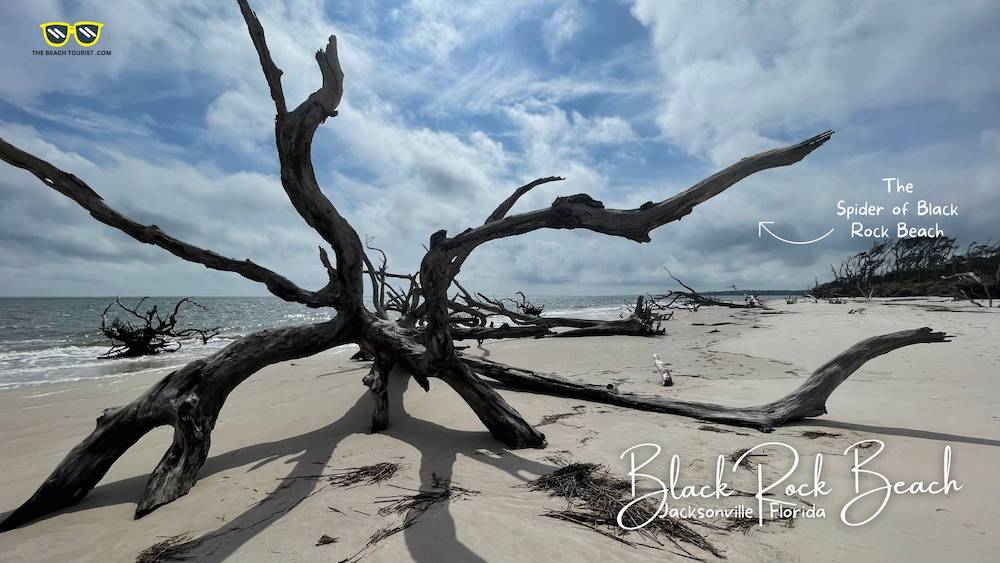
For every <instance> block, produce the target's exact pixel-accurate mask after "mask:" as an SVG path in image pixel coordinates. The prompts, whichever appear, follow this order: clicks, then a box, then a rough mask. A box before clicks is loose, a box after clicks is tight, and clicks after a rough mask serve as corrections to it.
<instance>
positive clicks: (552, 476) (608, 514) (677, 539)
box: [527, 463, 725, 560]
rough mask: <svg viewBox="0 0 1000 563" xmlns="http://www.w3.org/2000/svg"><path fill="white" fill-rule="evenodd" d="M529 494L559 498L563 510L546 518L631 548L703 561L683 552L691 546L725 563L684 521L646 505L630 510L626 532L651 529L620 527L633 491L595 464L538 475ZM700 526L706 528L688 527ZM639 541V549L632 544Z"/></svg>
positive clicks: (574, 465)
mask: <svg viewBox="0 0 1000 563" xmlns="http://www.w3.org/2000/svg"><path fill="white" fill-rule="evenodd" d="M527 486H528V488H530V489H531V490H533V491H544V492H547V493H549V495H550V496H553V497H559V498H563V499H565V500H566V502H567V507H566V508H565V509H563V510H550V511H549V512H547V513H545V514H544V516H547V517H549V518H555V519H557V520H563V521H566V522H572V523H574V524H577V525H580V526H584V527H586V528H589V529H591V530H593V531H595V532H597V533H599V534H601V535H604V536H607V537H609V538H611V539H614V540H615V541H618V542H621V543H623V544H625V545H628V546H630V547H636V546H640V545H642V546H645V547H651V548H654V549H661V548H662V547H663V546H665V545H666V543H665V542H669V543H671V544H673V545H674V546H675V547H676V548H678V549H680V550H681V551H682V552H683V555H684V556H685V557H688V558H692V559H696V560H701V558H700V557H697V556H696V555H695V554H693V553H692V552H690V551H688V549H687V548H686V547H685V545H687V546H694V547H696V548H698V549H700V550H702V551H704V552H707V553H711V554H712V555H714V556H716V557H718V558H721V559H725V555H724V554H723V553H722V552H721V551H719V550H718V548H716V547H715V546H714V545H713V544H712V543H711V542H710V541H708V539H707V538H705V537H704V536H702V535H701V534H699V533H698V532H696V531H694V530H693V529H691V527H690V526H688V525H687V524H686V523H685V522H684V521H682V520H680V519H677V518H673V517H670V516H667V515H662V514H659V512H660V504H659V503H658V502H655V501H653V500H652V499H645V500H642V501H639V502H636V503H635V504H633V505H631V506H630V507H629V509H628V511H627V512H626V514H625V516H624V518H623V521H624V524H625V525H626V526H629V527H631V526H636V525H638V524H640V523H642V522H645V521H647V520H649V524H647V525H645V526H643V527H641V528H638V529H636V530H625V529H623V528H621V527H619V526H618V513H619V512H620V511H621V509H622V507H624V506H625V505H626V504H628V503H629V502H630V501H631V500H632V488H631V486H630V485H629V483H628V482H627V481H625V480H624V479H619V478H617V477H614V476H612V475H610V474H609V472H608V469H607V468H606V467H605V466H603V465H599V464H596V463H572V464H569V465H567V466H565V467H562V468H560V469H557V470H555V471H553V472H552V473H548V474H546V475H542V476H541V477H539V478H538V479H535V480H534V481H531V482H529V483H528V485H527ZM692 522H693V523H696V524H699V525H705V526H707V527H713V526H711V525H710V524H707V523H704V522H699V521H692ZM635 536H638V538H641V540H640V541H645V542H646V543H640V541H635V540H633V539H631V538H632V537H635Z"/></svg>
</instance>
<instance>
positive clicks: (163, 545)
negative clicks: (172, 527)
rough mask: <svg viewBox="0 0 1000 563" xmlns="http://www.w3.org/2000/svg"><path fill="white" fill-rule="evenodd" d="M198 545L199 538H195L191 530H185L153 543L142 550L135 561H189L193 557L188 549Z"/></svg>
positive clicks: (149, 562) (151, 562) (153, 562)
mask: <svg viewBox="0 0 1000 563" xmlns="http://www.w3.org/2000/svg"><path fill="white" fill-rule="evenodd" d="M196 545H198V540H193V539H192V536H191V532H184V533H183V534H177V535H176V536H170V537H169V538H167V539H165V540H163V541H161V542H158V543H156V544H153V545H151V546H149V547H147V548H146V549H144V550H142V552H141V553H139V555H138V556H136V558H135V563H165V562H167V561H187V560H189V559H191V557H190V556H188V555H187V551H188V550H190V549H192V548H194V547H195V546H196Z"/></svg>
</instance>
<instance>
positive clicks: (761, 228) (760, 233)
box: [757, 221, 833, 244]
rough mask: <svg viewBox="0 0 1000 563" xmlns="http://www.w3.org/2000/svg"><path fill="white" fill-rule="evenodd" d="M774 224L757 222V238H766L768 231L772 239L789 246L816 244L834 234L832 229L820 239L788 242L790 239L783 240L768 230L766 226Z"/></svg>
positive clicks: (771, 222) (772, 222)
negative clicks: (765, 233)
mask: <svg viewBox="0 0 1000 563" xmlns="http://www.w3.org/2000/svg"><path fill="white" fill-rule="evenodd" d="M773 224H774V221H757V238H760V237H762V236H764V231H767V234H769V235H771V236H772V237H774V238H776V239H778V240H780V241H781V242H787V243H788V244H812V243H814V242H819V241H821V240H823V239H825V238H826V237H828V236H830V233H832V232H833V229H830V230H829V231H827V232H826V234H825V235H823V236H821V237H818V238H814V239H812V240H805V241H797V240H788V239H783V238H781V237H779V236H778V235H776V234H774V233H772V232H771V229H768V228H767V226H766V225H773Z"/></svg>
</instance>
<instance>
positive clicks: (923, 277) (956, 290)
mask: <svg viewBox="0 0 1000 563" xmlns="http://www.w3.org/2000/svg"><path fill="white" fill-rule="evenodd" d="M830 269H831V270H832V271H833V278H834V279H833V281H830V282H827V283H823V284H819V283H817V285H816V287H815V288H813V291H812V294H813V295H815V296H816V297H823V298H830V297H866V298H871V297H903V296H917V295H942V296H955V297H963V298H972V299H988V298H990V297H991V296H993V297H996V296H1000V287H998V285H1000V281H998V280H1000V243H992V242H987V243H978V242H973V243H972V244H969V245H968V246H967V247H966V248H965V250H964V251H962V250H960V247H959V245H958V243H957V242H956V239H955V238H952V237H917V238H902V239H895V240H894V241H891V242H880V243H875V244H873V245H872V247H871V248H869V249H868V250H865V251H862V252H859V253H857V254H855V255H853V256H850V257H848V258H846V259H844V261H843V262H841V263H840V265H839V266H830ZM970 274H971V275H970Z"/></svg>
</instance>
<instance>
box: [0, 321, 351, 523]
mask: <svg viewBox="0 0 1000 563" xmlns="http://www.w3.org/2000/svg"><path fill="white" fill-rule="evenodd" d="M352 336H353V335H352V332H351V327H349V326H348V325H347V324H346V323H345V322H344V321H342V320H340V319H337V320H333V321H328V322H325V323H320V324H315V325H311V326H301V327H294V328H285V329H279V330H262V331H260V332H256V333H253V334H251V335H249V336H246V337H244V338H242V339H240V340H238V341H237V342H234V343H233V344H230V345H229V346H227V347H226V348H224V349H223V350H220V351H219V352H216V353H215V354H213V355H211V356H209V357H207V358H203V359H200V360H195V361H194V362H191V363H190V364H188V365H186V366H184V367H183V368H181V369H179V370H177V371H175V372H173V373H171V374H170V375H167V376H166V377H164V378H163V379H162V380H160V381H159V383H157V384H156V385H154V386H153V387H152V388H151V389H150V390H149V391H147V392H146V393H144V394H143V395H141V396H140V397H138V398H137V399H136V400H134V401H132V402H131V403H129V404H128V405H125V406H122V407H115V408H110V409H106V410H105V411H104V413H103V414H101V416H99V417H98V418H97V427H96V428H95V429H94V431H93V432H91V433H90V435H89V436H87V437H86V438H85V439H84V440H83V441H82V442H80V443H79V444H78V445H77V446H76V447H74V448H73V449H72V450H71V451H70V452H69V453H68V454H67V455H66V457H65V458H64V459H63V460H62V461H61V462H60V463H59V465H58V466H57V467H56V469H55V470H54V471H53V472H52V474H51V475H49V477H48V478H47V479H46V480H45V482H44V483H43V484H42V486H41V487H39V489H38V491H36V492H35V494H34V495H32V497H31V498H30V499H28V500H27V501H26V502H25V503H24V504H22V505H21V507H20V508H18V509H17V510H15V511H14V512H12V513H11V514H10V516H8V517H7V519H6V520H4V521H3V523H0V531H6V530H10V529H11V528H15V527H17V526H20V525H21V524H23V523H25V522H28V521H30V520H34V519H35V518H38V517H40V516H43V515H45V514H48V513H51V512H55V511H56V510H59V509H62V508H66V507H68V506H73V505H75V504H77V503H78V502H80V500H81V499H83V497H84V496H86V494H87V493H88V492H89V491H90V490H91V489H92V488H93V487H94V486H95V485H97V483H98V482H99V481H100V480H101V478H103V477H104V475H105V474H106V473H107V472H108V470H109V469H110V468H111V465H112V464H113V463H114V462H115V461H116V460H117V459H118V458H119V457H121V455H122V454H124V453H125V451H126V450H128V449H129V448H130V447H132V446H133V445H134V444H135V443H136V442H138V441H139V439H140V438H142V437H143V436H145V435H146V434H147V433H148V432H149V431H151V430H153V429H154V428H156V427H158V426H166V425H170V426H173V427H174V440H173V444H171V446H170V448H169V449H168V450H167V452H166V453H165V454H164V455H163V459H161V460H160V463H159V464H158V465H157V466H156V468H155V469H154V470H153V472H152V474H150V476H149V481H148V482H147V484H146V488H145V490H144V491H143V493H142V496H141V497H140V499H139V503H138V506H137V507H136V510H135V516H136V518H140V517H142V516H144V515H146V514H148V513H149V512H151V511H152V510H154V509H156V508H157V507H159V506H161V505H164V504H166V503H168V502H170V501H173V500H175V499H177V498H178V497H181V496H183V495H185V494H187V492H188V491H189V490H191V487H192V486H193V485H194V483H195V480H196V475H197V473H198V470H199V469H200V468H201V466H202V464H203V463H204V462H205V459H206V458H207V457H208V450H209V446H210V444H211V433H212V429H213V428H214V426H215V420H216V418H217V417H218V415H219V411H220V410H221V409H222V405H223V403H224V402H225V400H226V397H227V396H228V395H229V393H230V392H231V391H232V390H233V389H234V388H235V387H236V386H237V385H239V384H240V383H242V382H243V381H244V380H246V379H247V378H248V377H250V376H251V375H253V374H254V373H256V372H257V371H258V370H260V369H261V368H263V367H265V366H268V365H270V364H274V363H277V362H283V361H286V360H292V359H295V358H302V357H305V356H311V355H313V354H317V353H319V352H322V351H323V350H327V349H329V348H332V347H334V346H337V345H340V344H344V343H346V342H349V341H350V338H351V337H352Z"/></svg>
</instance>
